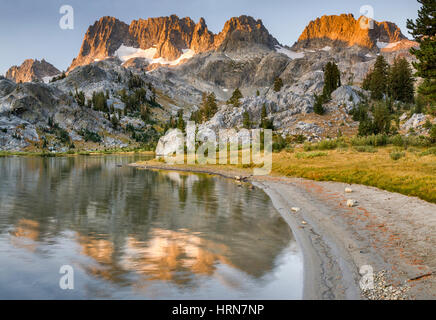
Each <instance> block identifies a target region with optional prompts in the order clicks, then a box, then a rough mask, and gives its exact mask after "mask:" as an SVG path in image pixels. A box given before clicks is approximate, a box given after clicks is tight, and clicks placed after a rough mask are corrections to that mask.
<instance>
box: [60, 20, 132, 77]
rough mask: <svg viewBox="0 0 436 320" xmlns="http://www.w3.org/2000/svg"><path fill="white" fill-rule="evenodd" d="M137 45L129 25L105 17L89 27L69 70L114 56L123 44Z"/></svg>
mask: <svg viewBox="0 0 436 320" xmlns="http://www.w3.org/2000/svg"><path fill="white" fill-rule="evenodd" d="M122 44H125V45H128V46H137V45H138V43H137V42H136V41H135V40H134V38H133V37H132V36H131V35H130V33H129V25H128V24H126V23H124V22H122V21H120V20H118V19H116V18H113V17H103V18H101V19H100V20H98V21H96V22H95V23H94V25H92V26H90V27H89V28H88V31H87V32H86V34H85V38H84V39H83V43H82V47H81V48H80V52H79V55H78V56H77V58H75V59H74V60H73V62H72V63H71V66H70V68H69V70H73V69H74V68H76V67H78V66H83V65H86V64H90V63H92V62H94V61H96V60H102V59H105V58H107V57H109V56H112V55H113V54H114V53H115V51H116V50H117V49H118V48H119V47H120V46H121V45H122Z"/></svg>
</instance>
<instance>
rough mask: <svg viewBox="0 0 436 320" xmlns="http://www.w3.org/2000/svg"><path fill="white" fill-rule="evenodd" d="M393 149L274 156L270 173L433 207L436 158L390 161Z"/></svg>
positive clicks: (414, 155) (410, 154)
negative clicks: (388, 193) (411, 198)
mask: <svg viewBox="0 0 436 320" xmlns="http://www.w3.org/2000/svg"><path fill="white" fill-rule="evenodd" d="M392 151H393V148H392V147H384V148H379V149H378V152H376V153H361V152H356V151H337V150H333V151H328V152H324V153H327V156H319V157H313V158H302V157H299V158H298V159H297V154H295V153H286V152H281V153H278V154H274V155H273V173H275V174H279V175H284V176H294V177H302V178H307V179H311V180H320V181H340V182H345V183H355V184H363V185H368V186H373V187H377V188H380V189H384V190H387V191H392V192H398V193H402V194H405V195H408V196H417V197H419V198H421V199H424V200H427V201H429V202H434V203H436V156H434V155H428V156H420V154H419V152H416V153H415V152H405V157H403V158H401V159H399V160H396V161H395V160H392V159H391V157H390V153H391V152H392Z"/></svg>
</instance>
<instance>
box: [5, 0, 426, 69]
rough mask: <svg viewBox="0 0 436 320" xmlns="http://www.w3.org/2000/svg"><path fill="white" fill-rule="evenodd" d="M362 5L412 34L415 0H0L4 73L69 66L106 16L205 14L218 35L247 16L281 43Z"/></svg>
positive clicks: (124, 18)
mask: <svg viewBox="0 0 436 320" xmlns="http://www.w3.org/2000/svg"><path fill="white" fill-rule="evenodd" d="M63 5H70V6H71V7H72V8H73V9H74V29H73V30H64V29H61V28H60V26H59V21H60V19H61V17H62V14H61V13H59V10H60V8H61V7H62V6H63ZM364 5H370V6H372V7H373V8H374V19H375V20H377V21H392V22H394V23H396V24H397V25H398V26H399V27H400V28H401V30H402V31H403V33H404V34H405V35H406V36H408V37H410V35H409V34H408V32H407V31H408V30H407V28H406V20H407V19H408V18H411V19H415V18H416V16H417V11H418V9H419V4H418V2H417V1H415V0H371V1H368V0H330V1H325V0H117V1H113V0H86V1H83V0H37V1H35V0H0V44H1V45H0V48H1V49H0V74H4V73H5V72H6V70H7V69H9V67H10V66H12V65H20V64H21V63H22V62H23V61H24V60H25V59H30V58H31V59H39V60H41V59H42V58H44V59H45V60H46V61H48V62H50V63H52V64H53V65H54V66H55V67H57V68H58V69H60V70H65V69H67V67H68V66H69V65H70V64H71V61H72V59H73V58H74V57H76V56H77V54H78V53H79V50H80V46H81V44H82V41H83V37H84V35H85V33H86V30H87V29H88V27H89V26H90V25H92V24H93V23H94V22H95V21H96V20H98V19H99V18H100V17H102V16H106V15H109V16H114V17H116V18H118V19H119V20H121V21H124V22H126V23H129V24H130V22H131V21H132V20H136V19H139V18H143V19H146V18H149V17H159V16H168V15H171V14H176V15H178V16H179V17H186V16H189V17H191V18H192V19H193V20H194V21H195V22H197V21H198V20H199V19H200V17H204V18H205V19H206V23H207V25H208V28H209V30H211V31H212V32H214V33H218V32H220V31H221V29H222V28H223V26H224V23H225V22H226V21H227V20H228V19H229V18H231V17H235V16H240V15H243V14H245V15H250V16H253V17H254V18H256V19H262V21H263V23H264V25H265V27H266V28H267V29H268V30H269V32H270V33H271V34H272V35H273V36H274V37H275V38H276V39H277V40H278V41H279V42H280V43H282V44H284V45H292V44H294V42H295V41H296V40H297V39H298V37H299V35H300V34H301V32H302V31H303V30H304V28H305V26H306V25H307V24H308V23H309V22H310V21H311V20H313V19H316V18H317V17H320V16H322V15H325V14H326V15H330V14H341V13H352V14H354V16H355V17H356V18H357V17H359V16H360V15H361V13H360V8H361V7H362V6H364Z"/></svg>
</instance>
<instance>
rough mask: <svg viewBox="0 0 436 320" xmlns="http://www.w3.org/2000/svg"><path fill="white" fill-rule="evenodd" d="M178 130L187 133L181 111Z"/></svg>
mask: <svg viewBox="0 0 436 320" xmlns="http://www.w3.org/2000/svg"><path fill="white" fill-rule="evenodd" d="M177 129H179V130H180V131H182V132H185V120H184V119H183V111H179V114H178V119H177Z"/></svg>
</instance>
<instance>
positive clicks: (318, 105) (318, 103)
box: [313, 94, 325, 115]
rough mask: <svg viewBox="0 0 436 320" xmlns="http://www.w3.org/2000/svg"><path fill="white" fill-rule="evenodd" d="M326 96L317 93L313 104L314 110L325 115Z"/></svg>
mask: <svg viewBox="0 0 436 320" xmlns="http://www.w3.org/2000/svg"><path fill="white" fill-rule="evenodd" d="M324 99H325V98H324V96H323V95H322V96H318V95H317V94H315V103H314V105H313V112H315V113H316V114H319V115H323V114H324V113H325V110H324V107H323V104H324V101H325V100H324Z"/></svg>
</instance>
